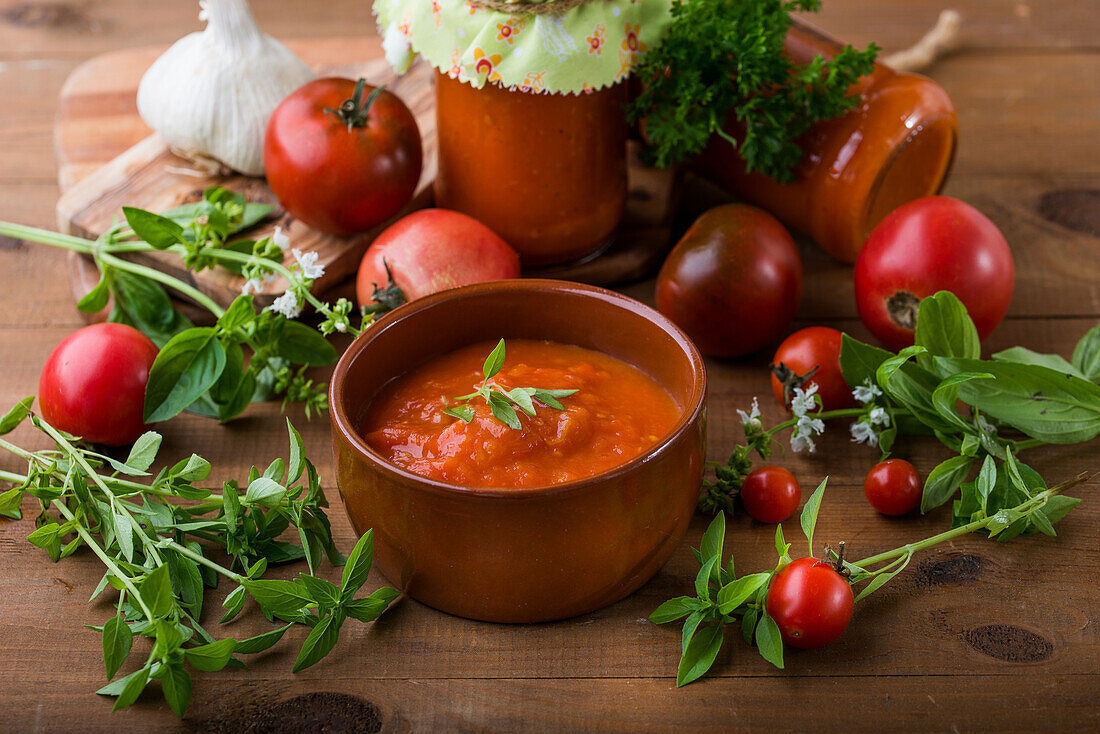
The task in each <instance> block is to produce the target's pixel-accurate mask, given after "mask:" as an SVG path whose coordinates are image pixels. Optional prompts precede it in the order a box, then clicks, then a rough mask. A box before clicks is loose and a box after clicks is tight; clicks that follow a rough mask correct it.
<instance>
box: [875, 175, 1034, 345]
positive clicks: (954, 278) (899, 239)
mask: <svg viewBox="0 0 1100 734" xmlns="http://www.w3.org/2000/svg"><path fill="white" fill-rule="evenodd" d="M1014 278H1015V265H1014V264H1013V261H1012V252H1011V251H1010V250H1009V248H1008V243H1007V242H1005V238H1004V236H1003V235H1002V234H1001V232H1000V230H998V229H997V226H996V225H995V224H993V222H991V221H989V219H988V218H987V217H986V216H985V215H984V214H982V213H981V212H979V211H978V210H977V209H975V208H974V207H972V206H970V205H969V204H967V203H965V202H962V201H959V200H958V199H952V198H951V197H948V196H929V197H925V198H923V199H917V200H915V201H911V202H909V203H908V204H905V205H903V206H901V207H898V208H897V209H895V210H894V211H893V212H891V213H890V214H889V215H888V216H887V217H886V218H885V219H883V220H882V221H881V222H880V223H879V224H878V226H877V227H875V229H874V230H873V231H872V232H871V236H870V237H868V238H867V242H866V244H864V246H863V249H862V250H861V251H860V253H859V257H858V258H857V259H856V269H855V289H856V305H857V306H858V308H859V317H860V319H861V320H862V321H863V323H864V325H865V326H866V327H867V329H868V330H869V331H870V332H871V333H872V334H874V335H875V336H876V337H878V339H879V340H880V341H881V342H882V343H883V344H885V345H886V346H887V347H889V348H890V349H893V350H899V349H902V348H903V347H907V346H909V345H911V344H912V343H913V329H914V327H915V326H916V321H917V310H918V308H919V306H920V302H921V299H923V298H927V297H928V296H931V295H933V294H935V293H937V292H939V291H951V292H952V293H954V294H955V295H956V296H957V297H958V299H959V300H960V301H962V302H963V305H965V306H966V309H967V311H968V312H969V313H970V317H971V318H972V319H973V320H974V326H975V327H977V330H978V337H979V338H980V339H985V338H986V337H987V336H988V335H989V334H990V332H992V331H993V330H994V329H995V328H997V325H998V324H999V323H1001V319H1003V318H1004V316H1005V313H1007V312H1008V305H1009V302H1010V301H1011V300H1012V289H1013V280H1014Z"/></svg>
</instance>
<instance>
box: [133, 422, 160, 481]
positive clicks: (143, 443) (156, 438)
mask: <svg viewBox="0 0 1100 734" xmlns="http://www.w3.org/2000/svg"><path fill="white" fill-rule="evenodd" d="M161 440H162V438H161V435H160V434H159V433H157V432H156V431H146V432H145V433H143V434H141V436H139V437H138V440H137V441H135V442H134V445H133V446H132V447H131V448H130V454H129V456H127V457H126V466H128V467H131V468H133V469H137V470H138V471H142V472H143V471H145V470H146V469H148V468H149V467H151V466H152V465H153V462H154V461H156V459H157V452H158V451H159V450H160V442H161Z"/></svg>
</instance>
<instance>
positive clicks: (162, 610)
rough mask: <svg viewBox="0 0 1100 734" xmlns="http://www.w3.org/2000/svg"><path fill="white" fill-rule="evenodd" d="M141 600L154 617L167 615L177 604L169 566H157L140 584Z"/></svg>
mask: <svg viewBox="0 0 1100 734" xmlns="http://www.w3.org/2000/svg"><path fill="white" fill-rule="evenodd" d="M138 593H140V594H141V600H142V601H143V602H145V606H147V607H148V608H149V611H150V612H151V613H152V615H153V617H155V618H161V617H166V616H168V614H169V613H170V612H171V611H172V609H173V608H174V607H175V606H176V599H175V595H174V594H173V593H172V579H171V577H170V576H169V575H168V566H157V567H156V568H155V569H154V570H153V571H151V572H150V573H149V575H148V576H146V577H145V579H144V580H143V581H142V582H141V585H140V586H138Z"/></svg>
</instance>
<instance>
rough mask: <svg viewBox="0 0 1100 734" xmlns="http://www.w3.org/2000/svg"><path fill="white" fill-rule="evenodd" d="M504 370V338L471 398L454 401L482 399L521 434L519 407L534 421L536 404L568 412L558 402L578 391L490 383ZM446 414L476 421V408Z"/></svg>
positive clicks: (488, 360)
mask: <svg viewBox="0 0 1100 734" xmlns="http://www.w3.org/2000/svg"><path fill="white" fill-rule="evenodd" d="M503 367H504V340H503V339H501V340H500V341H499V342H498V343H497V345H496V346H495V347H494V348H493V351H491V352H490V353H489V356H488V357H486V358H485V364H484V366H483V367H482V368H481V374H482V380H481V384H480V385H478V386H477V389H476V390H474V391H473V392H472V393H470V394H469V395H461V396H459V397H457V398H454V400H455V401H457V402H459V403H468V402H469V401H470V400H474V399H475V398H480V399H482V400H484V401H485V402H486V404H488V406H489V409H490V410H491V411H492V413H493V417H494V418H496V419H497V420H498V421H500V422H501V423H503V424H504V425H506V426H508V427H509V428H512V429H514V430H517V431H518V430H521V429H522V428H523V423H521V422H520V419H519V414H518V413H517V412H516V408H519V409H520V411H522V412H523V413H524V415H528V416H530V417H532V418H533V417H534V416H535V401H538V402H539V403H541V404H542V405H545V406H546V407H547V408H553V409H554V410H565V406H564V405H562V404H561V402H559V401H558V398H567V397H569V396H570V395H572V394H573V393H575V392H577V391H576V390H550V389H546V388H541V387H515V388H512V389H511V390H505V389H502V388H501V387H500V386H498V385H496V384H494V383H492V382H490V381H491V380H492V379H493V377H495V376H496V375H497V373H499V372H500V370H501V369H502V368H503ZM443 412H444V413H446V414H447V415H450V416H454V417H455V418H458V419H459V420H461V421H462V422H464V423H469V422H471V421H472V420H473V419H474V408H473V406H472V405H452V406H450V407H448V408H446V409H444V411H443Z"/></svg>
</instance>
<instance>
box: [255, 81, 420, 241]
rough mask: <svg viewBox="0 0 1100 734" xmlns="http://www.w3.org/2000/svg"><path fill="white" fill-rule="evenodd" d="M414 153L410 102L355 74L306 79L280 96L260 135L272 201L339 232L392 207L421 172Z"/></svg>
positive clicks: (416, 136) (382, 216) (405, 198)
mask: <svg viewBox="0 0 1100 734" xmlns="http://www.w3.org/2000/svg"><path fill="white" fill-rule="evenodd" d="M421 155H422V153H421V148H420V131H419V130H417V127H416V120H415V119H414V118H413V115H412V113H411V112H409V108H408V107H406V106H405V104H404V102H402V101H401V100H400V99H398V98H397V97H396V96H395V95H393V94H390V93H389V92H388V91H384V90H383V91H379V90H377V89H375V88H374V87H371V86H363V85H362V80H360V83H359V84H357V83H356V82H353V81H352V80H351V79H335V78H328V79H315V80H313V81H312V82H309V83H308V84H306V85H305V86H303V87H301V88H299V89H298V90H296V91H294V92H292V93H291V94H290V96H289V97H287V98H286V99H284V100H283V101H282V102H280V103H279V106H278V107H276V108H275V111H274V112H273V113H271V118H270V119H269V120H268V123H267V132H266V134H265V136H264V171H265V172H266V174H267V182H268V184H270V186H271V190H272V191H273V192H274V193H275V196H276V198H278V199H279V203H281V204H282V205H283V207H284V208H285V209H286V210H287V211H288V212H290V214H292V215H294V216H295V217H297V218H298V219H301V220H302V221H303V222H305V223H306V224H308V225H309V226H311V227H313V228H315V229H319V230H321V231H322V232H329V233H330V234H338V235H346V234H352V233H354V232H361V231H363V230H365V229H369V228H371V227H373V226H375V225H377V224H381V223H382V222H384V221H386V220H387V219H389V218H390V217H392V216H393V215H394V214H396V213H397V212H399V211H400V210H401V208H402V207H403V206H405V204H407V203H408V202H409V200H410V199H411V198H412V195H413V192H414V191H415V190H416V184H417V181H419V180H420V165H421Z"/></svg>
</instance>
